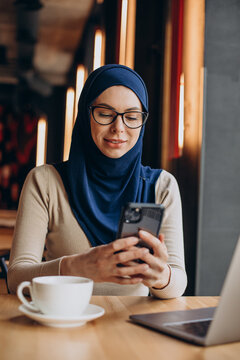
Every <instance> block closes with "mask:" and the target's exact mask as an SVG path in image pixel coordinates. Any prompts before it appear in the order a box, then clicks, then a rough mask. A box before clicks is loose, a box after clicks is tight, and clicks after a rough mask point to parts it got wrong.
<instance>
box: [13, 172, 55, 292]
mask: <svg viewBox="0 0 240 360" xmlns="http://www.w3.org/2000/svg"><path fill="white" fill-rule="evenodd" d="M48 204H49V192H48V169H47V166H40V167H37V168H34V169H32V170H31V171H30V172H29V174H28V176H27V178H26V180H25V183H24V186H23V189H22V192H21V196H20V200H19V207H18V215H17V219H16V226H15V230H14V236H13V244H12V249H11V254H10V261H9V269H8V287H9V290H10V292H12V293H15V292H16V289H17V286H18V284H19V283H20V282H22V281H25V280H29V281H30V280H31V279H32V278H33V277H37V276H43V275H58V274H59V269H60V261H61V258H60V259H56V260H51V261H46V262H43V261H42V256H43V252H44V245H45V240H46V235H47V232H48V221H49V216H48Z"/></svg>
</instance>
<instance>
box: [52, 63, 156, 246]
mask: <svg viewBox="0 0 240 360" xmlns="http://www.w3.org/2000/svg"><path fill="white" fill-rule="evenodd" d="M114 85H122V86H126V87H128V88H129V89H131V90H132V91H133V92H134V93H135V94H136V95H137V97H138V98H139V100H140V101H141V103H142V106H143V109H144V111H148V94H147V90H146V86H145V84H144V82H143V80H142V78H141V77H140V76H139V75H138V74H137V73H136V72H135V71H133V70H132V69H130V68H128V67H126V66H123V65H116V64H114V65H105V66H103V67H100V68H98V69H97V70H95V71H93V72H92V73H91V74H90V75H89V77H88V79H87V81H86V83H85V85H84V88H83V90H82V93H81V96H80V99H79V103H78V115H77V119H76V123H75V126H74V129H73V133H72V143H71V148H70V154H69V160H68V161H66V162H64V163H61V164H57V165H55V167H56V169H57V170H58V172H59V173H60V175H61V177H62V180H63V183H64V186H65V189H66V191H67V194H68V198H69V202H70V206H71V208H72V211H73V213H74V215H75V217H76V219H77V221H78V223H79V224H80V226H81V228H82V229H83V231H84V232H85V234H86V236H87V238H88V240H89V241H90V242H91V244H92V246H97V245H101V244H107V243H109V242H111V241H113V240H115V239H116V233H117V228H118V222H119V218H120V213H121V208H122V206H123V205H124V204H125V203H127V202H155V183H156V181H157V179H158V177H159V175H160V172H161V170H153V169H151V168H150V167H145V166H143V165H142V164H141V156H142V140H143V133H144V129H143V128H142V129H141V132H140V135H139V138H138V141H137V143H136V144H135V146H134V147H133V148H132V149H130V150H129V151H128V152H127V153H126V154H124V155H123V156H122V157H120V158H117V159H112V158H109V157H107V156H105V155H104V154H103V153H102V152H101V151H100V150H99V149H98V147H97V146H96V145H95V143H94V141H93V139H92V136H91V128H90V111H89V108H88V107H89V105H91V104H92V103H93V101H94V100H95V99H96V98H97V97H98V96H99V95H100V94H101V93H102V92H103V91H104V90H106V89H107V88H109V87H111V86H114ZM119 101H121V99H120V100H119Z"/></svg>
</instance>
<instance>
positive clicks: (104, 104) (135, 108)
mask: <svg viewBox="0 0 240 360" xmlns="http://www.w3.org/2000/svg"><path fill="white" fill-rule="evenodd" d="M95 106H105V107H107V108H108V109H111V110H114V111H115V110H116V109H115V108H114V107H112V106H111V105H109V104H106V103H100V104H96V105H95ZM131 110H139V111H142V110H141V109H140V108H139V107H138V106H133V107H131V108H128V109H125V111H131Z"/></svg>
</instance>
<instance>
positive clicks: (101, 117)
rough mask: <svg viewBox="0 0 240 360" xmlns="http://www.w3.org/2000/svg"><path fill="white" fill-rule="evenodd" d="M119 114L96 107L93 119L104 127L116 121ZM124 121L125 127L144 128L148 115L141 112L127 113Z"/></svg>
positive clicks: (124, 115)
mask: <svg viewBox="0 0 240 360" xmlns="http://www.w3.org/2000/svg"><path fill="white" fill-rule="evenodd" d="M117 115H118V113H117V112H115V111H114V110H111V109H108V108H103V107H95V108H93V117H94V119H95V121H97V122H98V123H99V124H102V125H108V124H110V123H111V122H113V121H114V120H115V118H116V117H117ZM122 117H123V121H124V123H125V125H127V126H128V127H130V128H138V127H140V126H142V125H143V124H144V122H145V120H146V117H147V113H142V112H140V111H127V112H125V113H124V114H123V116H122Z"/></svg>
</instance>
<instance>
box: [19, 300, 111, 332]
mask: <svg viewBox="0 0 240 360" xmlns="http://www.w3.org/2000/svg"><path fill="white" fill-rule="evenodd" d="M19 310H20V311H21V312H22V313H23V314H24V315H26V316H28V317H29V318H31V319H33V320H36V321H38V322H39V323H40V324H42V325H46V326H52V327H61V328H67V327H77V326H82V325H84V324H85V323H86V322H87V321H91V320H94V319H97V318H98V317H100V316H102V315H103V314H104V312H105V310H104V309H103V308H102V307H101V306H97V305H92V304H89V305H88V307H87V309H86V310H85V311H84V313H83V314H82V315H81V316H77V317H71V318H69V317H57V316H51V315H44V314H42V313H40V312H33V311H31V310H29V309H28V308H27V307H26V306H25V305H23V304H22V305H20V306H19Z"/></svg>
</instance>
